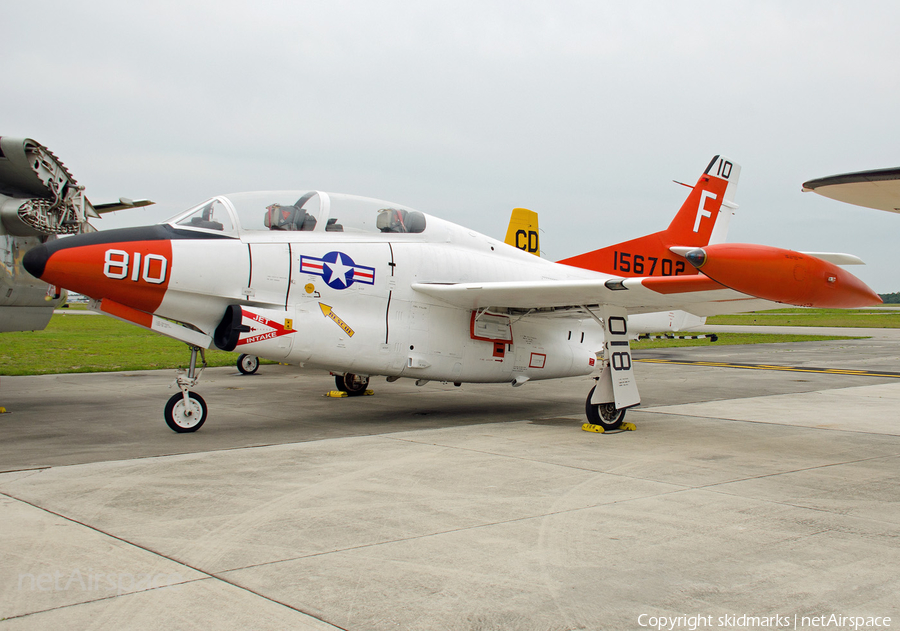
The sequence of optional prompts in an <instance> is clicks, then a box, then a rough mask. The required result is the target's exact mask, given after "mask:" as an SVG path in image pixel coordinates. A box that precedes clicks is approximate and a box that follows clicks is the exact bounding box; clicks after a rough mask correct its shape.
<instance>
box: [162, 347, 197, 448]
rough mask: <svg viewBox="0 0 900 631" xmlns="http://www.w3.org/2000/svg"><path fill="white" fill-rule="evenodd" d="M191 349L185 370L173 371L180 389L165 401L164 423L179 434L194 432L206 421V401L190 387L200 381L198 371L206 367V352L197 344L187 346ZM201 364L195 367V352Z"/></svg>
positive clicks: (176, 384)
mask: <svg viewBox="0 0 900 631" xmlns="http://www.w3.org/2000/svg"><path fill="white" fill-rule="evenodd" d="M188 348H190V349H191V365H190V367H189V368H188V369H187V370H177V371H175V383H174V384H173V385H175V386H178V388H179V389H180V390H181V392H179V393H178V394H175V395H172V397H171V398H170V399H169V401H168V403H166V407H165V410H164V411H163V417H164V418H165V419H166V425H168V426H169V428H170V429H171V430H172V431H174V432H178V433H179V434H185V433H188V432H196V431H197V430H198V429H200V427H201V426H202V425H203V423H204V422H206V401H204V400H203V397H201V396H200V395H199V394H197V393H196V392H191V391H190V389H191V388H193V387H194V386H196V385H197V383H198V382H199V381H200V373H202V372H203V369H204V368H206V353H205V352H204V350H203V349H202V348H200V347H199V346H188ZM198 352H199V353H200V359H201V361H202V362H203V365H202V366H200V368H199V370H198V369H197V353H198Z"/></svg>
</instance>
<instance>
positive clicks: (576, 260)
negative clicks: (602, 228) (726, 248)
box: [559, 156, 741, 276]
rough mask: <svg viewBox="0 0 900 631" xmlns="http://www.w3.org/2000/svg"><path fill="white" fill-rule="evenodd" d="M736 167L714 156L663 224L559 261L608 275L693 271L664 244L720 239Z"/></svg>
mask: <svg viewBox="0 0 900 631" xmlns="http://www.w3.org/2000/svg"><path fill="white" fill-rule="evenodd" d="M740 173H741V167H740V165H738V164H735V163H734V162H732V161H730V160H728V159H726V158H722V157H720V156H716V157H714V158H713V159H712V161H711V162H710V163H709V166H708V167H706V170H705V171H704V172H703V175H701V176H700V179H699V180H697V184H695V185H694V187H693V188H692V189H691V192H690V194H689V195H688V197H687V199H686V200H685V201H684V204H682V205H681V209H680V210H679V211H678V214H677V215H675V218H674V219H673V220H672V223H670V224H669V227H668V228H666V229H665V230H663V231H661V232H654V233H653V234H648V235H646V236H643V237H638V238H637V239H632V240H631V241H624V242H623V243H617V244H616V245H611V246H608V247H605V248H601V249H599V250H594V251H593V252H587V253H585V254H579V255H578V256H573V257H571V258H567V259H563V260H562V261H559V263H564V264H565V265H572V266H573V267H580V268H583V269H589V270H593V271H595V272H603V273H605V274H612V275H614V276H675V275H678V274H696V273H697V272H696V270H695V269H694V268H693V267H692V266H690V265H688V264H687V261H686V260H685V259H684V258H683V257H681V256H678V255H677V254H673V253H672V252H671V251H670V250H669V248H670V247H672V246H689V247H697V246H704V245H707V244H709V243H721V242H723V241H724V240H725V235H726V233H727V232H728V224H729V223H730V221H731V217H732V215H733V214H734V209H735V208H737V205H736V204H735V203H734V193H735V189H736V188H737V183H738V178H739V176H740Z"/></svg>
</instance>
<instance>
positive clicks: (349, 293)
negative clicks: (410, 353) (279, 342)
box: [289, 239, 393, 374]
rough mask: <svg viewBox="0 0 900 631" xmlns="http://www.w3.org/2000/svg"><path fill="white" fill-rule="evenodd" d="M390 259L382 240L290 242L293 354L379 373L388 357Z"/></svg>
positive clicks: (333, 365)
mask: <svg viewBox="0 0 900 631" xmlns="http://www.w3.org/2000/svg"><path fill="white" fill-rule="evenodd" d="M392 263H393V260H392V256H391V247H390V244H389V243H388V242H387V241H386V240H384V241H380V242H379V241H374V240H365V241H364V240H360V241H351V240H340V241H337V240H330V239H329V240H322V241H316V242H306V243H292V244H291V289H290V300H289V309H293V310H294V312H295V313H296V318H295V326H296V328H297V336H296V337H295V339H294V348H293V350H292V352H291V358H292V360H293V361H298V362H307V361H309V362H314V363H315V364H316V365H320V366H323V367H328V368H334V369H337V368H338V367H340V368H341V369H343V370H349V369H352V370H353V371H354V372H359V373H361V374H384V373H385V372H386V371H387V370H388V369H389V367H390V366H391V365H392V363H393V362H392V359H391V355H392V352H391V346H390V345H389V343H388V341H389V337H390V335H389V327H388V319H387V312H388V304H389V301H390V295H391V291H392V287H393V285H392V279H391V272H392Z"/></svg>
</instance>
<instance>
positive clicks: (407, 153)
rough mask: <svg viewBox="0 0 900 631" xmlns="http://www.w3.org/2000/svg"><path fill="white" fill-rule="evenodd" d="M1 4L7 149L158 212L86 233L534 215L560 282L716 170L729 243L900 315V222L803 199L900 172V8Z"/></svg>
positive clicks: (491, 221)
mask: <svg viewBox="0 0 900 631" xmlns="http://www.w3.org/2000/svg"><path fill="white" fill-rule="evenodd" d="M0 2H2V9H3V10H2V16H3V21H4V29H3V38H4V39H3V42H2V46H0V80H2V82H3V83H2V98H0V135H8V136H26V137H30V138H34V139H35V140H37V141H38V142H40V143H42V144H44V145H46V146H47V147H49V148H50V149H51V150H52V151H53V152H54V153H56V154H57V155H58V156H59V157H60V158H61V159H62V160H63V162H65V163H66V165H67V166H68V167H69V168H70V170H71V171H72V173H73V174H74V176H75V178H76V179H77V180H78V181H79V183H81V184H83V185H84V186H85V187H86V190H87V193H88V196H89V197H90V198H91V200H92V201H94V202H96V203H101V202H104V201H113V200H115V199H117V198H118V197H119V196H125V197H131V198H150V199H153V200H155V201H156V202H157V206H155V207H150V208H148V209H144V210H138V211H132V212H120V213H116V214H115V216H112V217H110V216H107V217H105V218H104V219H102V220H99V221H97V222H96V224H97V227H98V228H101V229H102V228H104V227H120V226H123V225H139V224H144V223H153V222H155V221H160V220H162V219H165V218H167V217H168V216H170V215H173V214H175V213H176V212H178V211H179V210H183V209H185V208H187V207H188V206H190V205H192V204H194V203H197V202H200V201H202V200H203V199H205V198H207V197H210V196H212V195H215V194H219V193H226V192H234V191H242V190H256V189H286V188H317V189H320V190H326V191H335V192H346V193H354V194H360V195H367V196H371V197H379V198H383V199H387V200H391V201H395V202H397V203H400V204H405V205H407V206H412V207H414V208H418V209H420V210H423V211H425V212H428V213H432V214H436V215H439V216H441V217H444V218H446V219H449V220H451V221H455V222H457V223H460V224H463V225H466V226H469V227H471V228H473V229H475V230H478V231H480V232H484V233H486V234H489V235H492V236H495V237H499V238H502V237H503V236H504V234H505V229H506V224H507V222H508V219H509V212H510V210H511V209H512V208H513V207H515V206H524V207H526V208H531V209H533V210H536V211H538V212H539V213H540V217H541V226H542V229H543V235H542V246H543V250H544V253H545V256H546V257H548V258H551V259H560V258H564V257H566V256H571V255H574V254H577V253H580V252H584V251H588V250H592V249H595V248H598V247H601V246H604V245H608V244H611V243H615V242H618V241H622V240H625V239H629V238H632V237H635V236H639V235H641V234H645V233H648V232H654V231H656V230H659V229H662V228H664V227H665V226H666V225H667V224H668V222H669V220H670V219H671V217H672V215H673V214H674V213H675V212H676V210H677V209H678V207H679V206H680V205H681V203H682V201H683V200H684V197H685V196H686V192H687V191H686V189H684V188H683V187H681V186H678V185H676V184H673V183H672V180H673V179H674V180H679V181H682V182H688V183H691V184H693V183H694V182H695V181H696V179H697V177H698V176H699V175H700V173H701V172H702V170H703V169H704V168H705V167H706V165H707V163H708V162H709V160H710V158H711V157H712V156H713V155H715V154H722V155H725V156H727V157H729V158H730V159H732V160H733V161H735V162H737V163H739V164H741V165H742V168H743V170H742V173H741V180H740V184H739V187H738V192H737V198H736V201H737V202H738V203H739V204H740V209H739V210H738V215H737V216H736V218H735V220H734V222H733V223H732V227H731V231H730V234H729V240H730V241H736V242H754V243H764V244H768V245H774V246H779V247H787V248H792V249H796V250H801V251H840V252H850V253H853V254H857V255H859V256H861V257H862V258H863V259H864V260H865V261H866V262H867V263H868V265H867V266H866V267H855V268H851V271H852V272H853V273H855V274H857V275H858V276H860V278H862V279H863V280H864V281H866V282H867V283H869V284H870V285H871V286H872V287H873V288H874V289H875V290H876V291H879V292H882V293H884V292H893V291H900V238H898V237H900V215H894V214H890V213H882V212H879V211H875V210H868V209H862V208H857V207H855V206H850V205H846V204H842V203H840V202H836V201H832V200H829V199H825V198H823V197H820V196H818V195H815V194H813V193H801V192H800V185H801V184H802V183H803V182H804V181H806V180H808V179H812V178H815V177H821V176H825V175H832V174H835V173H841V172H846V171H857V170H862V169H871V168H885V167H894V166H898V165H900V69H898V62H900V38H898V37H897V32H898V30H900V4H898V3H897V2H892V1H885V2H866V1H862V2H860V1H857V2H853V3H849V2H822V1H814V2H800V1H797V2H784V1H780V2H766V1H759V0H755V1H753V2H749V1H747V2H634V1H632V2H615V3H612V2H598V1H597V0H594V1H592V2H567V1H564V0H563V1H560V0H555V1H554V2H543V3H536V2H526V1H521V0H520V1H517V2H486V1H484V0H482V1H480V2H469V1H465V0H455V1H454V2H425V1H419V2H390V1H385V0H381V1H379V2H362V1H360V0H352V1H344V2H340V1H333V0H332V1H329V2H304V1H296V2H283V3H281V2H264V1H258V2H254V3H252V4H251V3H242V2H232V1H227V0H216V1H215V2H199V1H197V0H180V1H178V2H148V3H140V4H138V3H128V2H121V1H110V2H100V1H97V2H92V1H83V2H72V1H71V0H68V1H66V2H58V1H55V0H52V1H49V2H48V1H43V2H22V1H13V0H0Z"/></svg>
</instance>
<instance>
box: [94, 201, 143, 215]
mask: <svg viewBox="0 0 900 631" xmlns="http://www.w3.org/2000/svg"><path fill="white" fill-rule="evenodd" d="M155 203H156V202H153V201H150V200H149V199H128V198H127V197H120V198H119V201H118V202H109V203H106V204H91V206H93V208H94V210H96V211H97V212H98V213H99V214H101V215H102V214H103V213H111V212H113V211H114V210H126V209H128V208H140V207H142V206H151V205H152V204H155Z"/></svg>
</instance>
